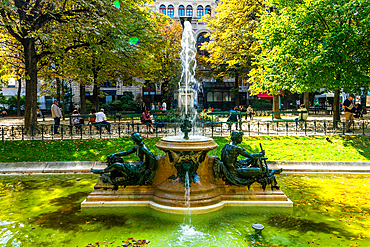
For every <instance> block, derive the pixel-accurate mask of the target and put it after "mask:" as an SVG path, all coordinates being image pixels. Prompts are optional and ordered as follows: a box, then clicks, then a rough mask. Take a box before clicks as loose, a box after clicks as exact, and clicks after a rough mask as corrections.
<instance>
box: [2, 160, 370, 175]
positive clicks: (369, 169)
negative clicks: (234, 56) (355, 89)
mask: <svg viewBox="0 0 370 247" xmlns="http://www.w3.org/2000/svg"><path fill="white" fill-rule="evenodd" d="M268 165H269V168H271V169H278V168H283V172H284V173H363V174H370V162H352V161H351V162H349V161H268ZM105 167H106V164H105V162H103V161H68V162H22V163H0V174H2V175H4V174H5V175H9V174H50V173H52V174H57V173H60V174H63V173H90V170H91V168H94V169H103V168H105Z"/></svg>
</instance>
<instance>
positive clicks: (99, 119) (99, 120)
mask: <svg viewBox="0 0 370 247" xmlns="http://www.w3.org/2000/svg"><path fill="white" fill-rule="evenodd" d="M91 112H92V113H93V114H95V117H96V119H95V122H96V124H101V125H104V127H105V128H106V129H107V131H108V133H109V134H112V133H111V132H110V123H109V122H108V121H107V116H106V115H105V113H104V109H103V108H101V109H100V112H96V111H95V109H93V110H92V111H91Z"/></svg>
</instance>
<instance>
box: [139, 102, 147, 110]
mask: <svg viewBox="0 0 370 247" xmlns="http://www.w3.org/2000/svg"><path fill="white" fill-rule="evenodd" d="M145 111H146V105H145V102H144V101H143V102H141V105H140V112H145Z"/></svg>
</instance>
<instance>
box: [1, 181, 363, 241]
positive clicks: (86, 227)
mask: <svg viewBox="0 0 370 247" xmlns="http://www.w3.org/2000/svg"><path fill="white" fill-rule="evenodd" d="M97 178H98V176H97V175H31V176H5V175H2V176H0V179H1V180H0V202H1V211H0V246H89V244H95V243H97V242H99V243H103V242H104V241H107V242H113V241H115V242H114V243H113V244H111V245H110V244H108V245H107V246H119V245H120V244H122V241H124V240H126V239H127V238H131V237H132V238H135V239H136V240H138V239H145V240H148V241H150V242H151V243H150V245H149V246H297V245H299V246H312V245H320V246H360V245H361V246H370V231H369V229H370V217H368V215H369V212H370V192H369V188H370V178H369V177H368V175H338V174H331V175H328V174H325V175H323V174H312V175H307V174H305V175H302V174H282V175H280V176H279V177H278V180H279V183H280V185H281V187H282V190H283V191H284V192H285V193H286V194H287V196H288V197H289V198H290V199H291V200H292V201H293V202H294V208H293V209H284V208H243V207H233V208H225V209H222V210H220V211H217V212H212V213H207V214H202V215H193V216H191V217H189V216H183V215H172V214H166V213H161V212H157V211H155V210H152V209H149V208H131V207H130V208H104V209H96V208H92V209H83V210H82V211H81V210H80V203H81V202H82V201H83V200H84V199H85V198H86V196H87V195H88V194H89V193H90V192H91V191H92V190H93V186H94V184H95V183H96V181H97ZM255 222H258V223H260V224H263V225H264V226H265V229H264V230H263V233H262V236H258V235H255V234H254V230H253V229H252V228H251V225H252V224H253V223H255ZM105 245H106V243H104V245H103V246H105ZM95 246H97V244H95ZM100 246H102V244H101V245H100Z"/></svg>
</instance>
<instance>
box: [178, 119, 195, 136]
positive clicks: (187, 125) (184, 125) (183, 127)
mask: <svg viewBox="0 0 370 247" xmlns="http://www.w3.org/2000/svg"><path fill="white" fill-rule="evenodd" d="M192 127H193V126H192V124H191V121H190V120H189V119H188V116H187V115H185V119H184V122H183V123H182V124H181V126H180V128H181V131H182V132H184V133H185V135H184V139H185V140H189V132H191V129H192Z"/></svg>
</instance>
